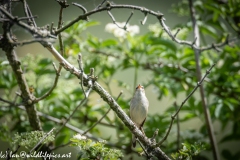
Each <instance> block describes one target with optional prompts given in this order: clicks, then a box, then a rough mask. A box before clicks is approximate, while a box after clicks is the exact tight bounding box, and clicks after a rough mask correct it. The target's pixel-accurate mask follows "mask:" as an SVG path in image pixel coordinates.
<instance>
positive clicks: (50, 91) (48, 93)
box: [33, 63, 62, 103]
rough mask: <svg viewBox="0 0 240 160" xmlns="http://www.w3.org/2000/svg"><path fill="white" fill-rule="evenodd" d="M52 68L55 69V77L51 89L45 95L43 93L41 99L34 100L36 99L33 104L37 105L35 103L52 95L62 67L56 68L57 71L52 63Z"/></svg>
mask: <svg viewBox="0 0 240 160" xmlns="http://www.w3.org/2000/svg"><path fill="white" fill-rule="evenodd" d="M53 67H54V69H55V71H56V77H55V80H54V83H53V86H52V87H51V89H50V90H49V91H48V92H47V93H45V94H44V95H43V96H42V97H39V98H36V99H35V100H34V101H33V102H34V103H37V102H39V101H41V100H43V99H45V98H46V97H48V96H49V95H50V94H51V93H52V91H53V90H54V89H55V87H56V86H57V83H58V78H59V76H60V75H61V74H60V72H61V69H62V66H61V65H60V66H59V67H58V69H57V67H56V65H55V64H54V63H53Z"/></svg>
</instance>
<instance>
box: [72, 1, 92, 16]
mask: <svg viewBox="0 0 240 160" xmlns="http://www.w3.org/2000/svg"><path fill="white" fill-rule="evenodd" d="M72 5H74V6H77V7H78V8H80V9H81V10H82V11H83V14H86V13H87V9H86V8H85V7H83V6H82V5H81V4H78V3H74V2H73V3H72ZM85 19H88V18H87V16H86V18H85Z"/></svg>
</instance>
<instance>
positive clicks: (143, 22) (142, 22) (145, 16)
mask: <svg viewBox="0 0 240 160" xmlns="http://www.w3.org/2000/svg"><path fill="white" fill-rule="evenodd" d="M147 15H148V13H147V12H145V13H144V19H143V21H141V24H142V25H144V24H145V23H146V21H147V17H148V16H147Z"/></svg>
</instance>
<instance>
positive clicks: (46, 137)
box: [29, 128, 55, 153]
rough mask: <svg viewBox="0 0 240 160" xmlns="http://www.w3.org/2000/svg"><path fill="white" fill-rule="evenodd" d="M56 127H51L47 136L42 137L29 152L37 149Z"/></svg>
mask: <svg viewBox="0 0 240 160" xmlns="http://www.w3.org/2000/svg"><path fill="white" fill-rule="evenodd" d="M54 129H55V128H53V129H51V130H50V131H49V132H48V133H47V134H46V135H45V136H43V137H42V139H41V140H40V141H39V142H38V143H37V144H36V145H35V146H34V147H33V148H32V149H31V150H30V151H29V153H32V151H33V150H35V149H36V148H37V147H38V146H39V144H41V143H42V142H43V141H44V139H46V138H47V137H48V136H49V135H50V134H51V133H52V132H53V131H54Z"/></svg>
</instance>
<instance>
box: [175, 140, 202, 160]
mask: <svg viewBox="0 0 240 160" xmlns="http://www.w3.org/2000/svg"><path fill="white" fill-rule="evenodd" d="M182 145H183V148H182V149H180V150H179V152H177V153H175V154H174V153H173V154H172V155H171V156H172V157H173V159H179V160H180V159H184V160H192V159H193V156H197V155H198V154H199V153H200V152H201V151H202V150H204V149H205V147H204V145H202V144H201V143H194V144H188V143H182Z"/></svg>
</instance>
